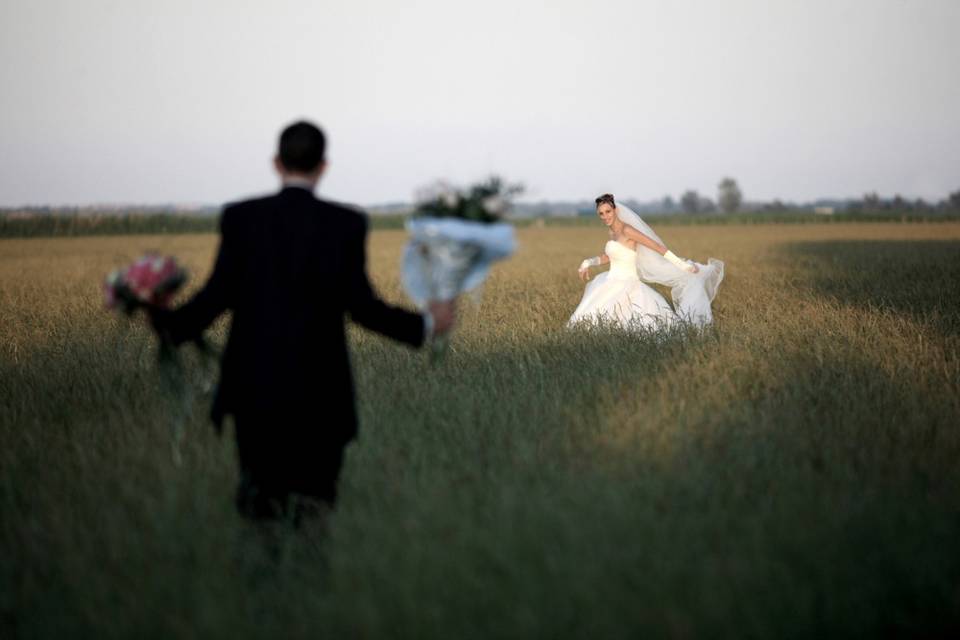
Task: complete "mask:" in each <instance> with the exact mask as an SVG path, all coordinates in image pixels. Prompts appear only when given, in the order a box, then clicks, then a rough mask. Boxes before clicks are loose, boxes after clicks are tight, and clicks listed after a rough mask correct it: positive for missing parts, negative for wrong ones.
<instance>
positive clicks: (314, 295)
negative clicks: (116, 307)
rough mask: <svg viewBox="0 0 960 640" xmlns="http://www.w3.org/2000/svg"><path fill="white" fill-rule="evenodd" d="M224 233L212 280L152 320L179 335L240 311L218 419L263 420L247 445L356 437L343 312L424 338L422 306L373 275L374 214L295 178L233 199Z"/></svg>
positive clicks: (283, 454) (415, 340)
mask: <svg viewBox="0 0 960 640" xmlns="http://www.w3.org/2000/svg"><path fill="white" fill-rule="evenodd" d="M220 233H221V240H220V248H219V251H218V254H217V258H216V264H215V265H214V268H213V273H212V274H211V275H210V279H209V280H208V281H207V282H206V284H205V285H204V287H203V289H202V290H200V291H199V292H198V293H197V294H196V295H195V296H194V297H193V298H192V299H191V300H190V301H189V302H187V303H186V304H185V305H183V306H182V307H180V308H178V309H176V310H173V311H160V312H156V313H155V314H154V318H153V320H154V325H155V326H156V328H157V329H158V330H159V331H165V332H167V334H168V335H169V336H170V338H172V340H173V342H174V343H175V344H179V343H181V342H184V341H186V340H190V339H193V338H196V337H198V336H199V335H200V334H201V333H202V331H203V330H204V329H205V328H206V327H207V326H208V325H209V324H210V323H211V322H213V320H214V319H215V318H216V317H217V316H219V315H220V314H221V313H223V312H224V311H226V310H228V309H229V310H232V311H233V319H232V324H231V326H230V335H229V338H228V340H227V345H226V349H225V350H224V353H223V358H222V362H221V376H220V384H219V385H218V388H217V392H216V396H215V399H214V403H213V410H212V418H213V420H214V422H215V423H216V424H217V425H218V426H219V425H220V424H221V422H222V420H223V417H224V415H225V414H233V415H235V417H236V419H237V424H238V429H239V425H240V424H243V425H244V427H245V428H248V429H252V428H256V429H258V432H257V433H256V434H255V437H250V436H252V435H254V434H248V437H247V438H246V440H247V441H248V442H251V443H253V444H251V445H250V446H249V447H247V448H248V449H249V448H252V447H264V448H267V449H271V450H273V449H275V448H276V447H275V446H274V445H276V444H277V443H282V445H283V446H282V447H281V449H284V450H285V451H280V450H276V451H274V452H275V454H276V456H279V458H282V459H286V460H290V461H293V460H294V459H297V458H299V457H300V456H299V455H293V454H294V453H299V454H308V453H309V452H308V451H305V450H303V448H306V449H310V448H312V447H313V446H314V445H322V446H327V445H336V444H340V445H342V444H344V443H346V442H347V441H349V440H350V439H352V438H353V437H354V436H355V435H356V431H357V421H356V411H355V407H354V391H353V381H352V376H351V371H350V361H349V356H348V353H347V344H346V335H345V323H344V318H345V315H349V316H350V318H351V319H352V320H353V321H354V322H357V323H359V324H361V325H363V326H365V327H367V328H369V329H372V330H373V331H377V332H379V333H382V334H384V335H386V336H388V337H390V338H393V339H395V340H399V341H402V342H406V343H408V344H410V345H413V346H420V345H421V344H422V342H423V340H424V321H423V316H421V315H420V314H417V313H411V312H408V311H404V310H402V309H399V308H395V307H392V306H389V305H387V304H385V303H384V302H383V301H381V300H380V299H379V298H378V297H377V295H376V293H375V292H374V291H373V289H372V288H371V286H370V282H369V281H368V279H367V273H366V248H365V244H366V235H367V221H366V217H365V216H364V215H363V214H361V213H358V212H356V211H353V210H350V209H347V208H344V207H341V206H337V205H334V204H331V203H329V202H324V201H322V200H318V199H317V198H315V197H314V195H313V194H312V193H310V192H309V191H307V190H306V189H301V188H298V187H287V188H284V189H283V190H282V191H280V193H278V194H276V195H272V196H269V197H265V198H260V199H255V200H248V201H246V202H241V203H238V204H233V205H230V206H227V207H226V208H225V209H224V211H223V214H222V215H221V218H220ZM255 425H256V426H255ZM239 435H240V434H239V433H238V437H239ZM241 440H242V438H241ZM271 443H272V444H271ZM240 444H241V448H243V442H241V443H240ZM241 456H243V452H242V451H241Z"/></svg>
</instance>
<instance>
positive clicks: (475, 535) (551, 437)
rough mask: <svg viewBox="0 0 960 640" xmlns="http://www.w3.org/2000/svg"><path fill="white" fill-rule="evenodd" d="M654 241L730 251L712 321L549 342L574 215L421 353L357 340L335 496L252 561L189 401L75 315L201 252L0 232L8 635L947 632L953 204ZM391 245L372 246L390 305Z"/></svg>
mask: <svg viewBox="0 0 960 640" xmlns="http://www.w3.org/2000/svg"><path fill="white" fill-rule="evenodd" d="M662 235H663V237H664V239H665V241H666V242H667V243H668V245H669V246H670V247H671V248H673V249H674V250H675V251H676V252H677V253H679V254H681V255H689V256H691V257H696V258H698V259H700V260H704V259H706V258H707V257H708V256H714V257H718V258H722V259H723V260H725V261H726V265H727V279H726V280H725V282H724V283H723V286H722V287H721V290H720V294H719V296H718V297H717V300H716V302H715V307H714V308H715V315H716V318H717V322H716V325H715V330H713V331H709V332H707V333H706V334H705V335H703V336H697V335H692V334H677V335H673V336H667V337H665V338H662V339H656V338H654V337H646V338H644V337H636V336H628V335H624V334H621V333H617V332H612V331H592V332H568V331H565V330H563V329H562V327H563V324H564V322H565V321H566V319H567V317H568V316H569V314H570V313H571V312H572V310H573V309H574V307H575V306H576V304H577V302H578V301H579V296H580V294H581V292H582V286H583V285H582V283H581V282H579V281H578V280H577V277H576V266H577V265H578V264H579V262H580V260H581V259H582V258H584V257H587V256H590V255H595V254H597V253H598V252H599V251H600V250H601V247H602V245H603V241H604V239H605V236H604V231H603V229H602V227H601V226H600V225H599V224H598V225H596V226H594V227H582V228H581V227H571V228H550V227H548V228H545V229H535V228H529V229H522V230H520V232H519V237H520V241H521V244H522V248H521V251H520V252H519V254H518V255H517V256H516V258H515V259H514V260H512V261H511V262H509V263H506V264H503V265H502V266H499V267H498V268H497V269H496V270H495V271H494V273H493V276H492V279H491V281H490V282H489V283H488V286H487V287H486V290H485V291H484V296H483V302H482V305H481V306H480V307H475V306H470V305H466V306H465V308H464V312H463V323H462V327H461V330H460V331H459V334H458V335H457V338H456V342H455V346H454V350H453V352H452V353H451V354H449V357H448V358H447V359H446V361H445V362H443V363H442V364H441V365H440V366H439V367H437V368H432V367H431V366H429V364H428V363H427V361H426V358H425V355H424V354H422V353H418V352H414V351H411V350H409V349H407V348H404V347H401V346H397V345H394V344H392V343H388V342H386V341H384V340H382V339H380V338H379V337H377V336H374V335H371V334H367V333H364V332H362V331H356V332H354V333H353V343H354V369H355V377H356V381H357V386H358V394H359V398H360V419H361V437H360V439H359V440H358V441H357V442H355V443H354V444H353V445H352V446H351V447H350V449H349V453H348V459H347V464H346V467H345V470H344V475H343V477H342V482H341V501H340V504H339V508H338V510H337V512H336V513H335V514H334V516H333V518H332V519H331V521H330V529H329V537H328V538H327V539H326V540H325V541H322V542H318V537H317V536H316V535H312V532H308V534H307V535H292V534H290V533H289V532H287V531H281V532H280V535H279V538H278V540H279V544H280V557H279V560H277V561H276V562H273V561H271V560H270V559H269V558H268V557H267V556H266V553H265V551H264V547H263V545H262V544H261V541H260V540H259V539H257V538H256V537H254V536H253V534H252V532H251V531H250V530H249V529H248V528H247V527H246V526H245V525H244V524H243V523H242V522H241V521H240V520H239V518H238V516H236V515H235V513H234V510H233V505H232V494H233V490H234V485H235V480H236V466H235V461H234V451H233V445H232V439H231V438H229V437H226V438H222V439H218V438H217V437H216V435H215V434H214V433H213V431H212V429H211V428H210V426H209V424H208V423H207V421H206V413H207V407H208V404H209V395H208V394H204V393H203V392H201V391H197V392H196V393H195V394H188V395H186V396H180V397H170V396H169V394H165V393H163V392H162V386H161V383H160V379H159V377H158V373H157V371H156V369H155V367H154V365H153V347H152V343H151V342H150V339H149V335H148V334H147V332H146V330H145V329H144V328H142V327H141V326H139V325H138V324H136V323H134V324H129V323H127V322H125V321H122V320H120V319H118V318H115V317H113V316H112V315H110V314H108V313H106V312H105V311H104V310H103V309H102V308H101V306H100V305H101V297H100V291H99V282H100V279H101V278H102V276H103V275H104V274H105V273H106V272H107V271H108V270H109V269H110V268H112V267H114V266H117V265H120V264H123V263H124V262H126V261H129V260H130V259H132V258H134V257H136V256H137V255H138V254H139V253H140V252H141V251H142V250H144V249H148V248H155V249H159V250H162V251H165V252H171V253H174V254H176V255H178V256H180V257H181V258H182V259H183V260H184V261H185V262H186V263H187V265H188V266H189V267H190V268H191V269H192V270H193V272H194V274H195V277H194V278H193V280H192V281H191V283H192V284H193V285H197V284H199V283H200V282H202V279H203V277H205V275H206V272H207V269H208V267H209V265H210V263H211V259H212V252H213V251H214V249H215V245H216V238H215V237H214V236H212V235H183V236H175V235H159V236H133V237H119V236H116V237H103V238H56V239H8V240H0V313H2V316H0V443H2V446H0V636H2V637H4V638H12V637H71V638H72V637H96V638H110V637H131V636H135V637H145V638H149V637H157V638H168V637H174V636H175V637H198V638H206V637H225V636H228V635H230V636H239V637H266V638H280V637H309V638H316V637H331V638H345V637H371V638H373V637H412V638H420V637H442V638H485V637H523V638H527V637H591V638H604V639H606V638H627V637H629V638H637V637H646V638H658V637H665V638H687V637H711V638H715V637H732V638H771V637H811V636H833V637H870V636H874V637H875V636H879V635H883V636H907V637H941V636H949V635H954V636H955V635H956V634H958V633H960V543H958V541H960V464H958V461H960V303H958V301H960V223H943V224H831V225H787V224H782V225H750V226H733V225H730V226H714V227H710V226H675V227H666V228H664V229H663V233H662ZM403 241H404V235H403V234H402V233H401V232H395V231H380V232H376V233H374V234H373V236H372V237H371V243H370V270H371V274H372V277H373V279H374V281H375V282H376V284H377V285H378V287H379V289H380V290H381V292H382V293H383V295H384V296H385V297H386V298H388V299H390V300H393V301H396V302H402V301H403V296H402V294H401V292H400V287H399V277H398V269H397V265H398V262H399V253H400V249H401V246H402V244H403ZM223 331H224V325H222V324H221V325H220V326H218V327H217V328H216V330H215V331H214V332H213V337H214V339H215V340H216V341H222V339H223ZM188 355H189V354H188ZM187 360H188V363H189V364H192V365H194V366H193V367H192V369H191V371H192V372H193V374H192V375H193V378H194V381H195V383H196V384H197V387H198V388H199V386H200V385H201V384H202V383H203V382H205V381H208V380H209V378H210V375H209V373H204V371H203V370H202V369H201V368H199V367H198V366H196V365H197V364H198V363H197V362H196V361H195V360H194V359H192V358H189V357H188V358H187ZM185 402H186V403H187V404H188V405H189V406H190V407H191V408H192V409H193V413H192V417H191V418H190V420H189V423H188V425H187V438H186V443H185V446H184V450H183V461H182V463H181V464H179V465H177V464H174V462H173V458H172V456H171V448H170V442H171V438H170V427H169V425H170V422H171V419H172V418H171V416H175V415H177V412H178V411H180V410H181V409H182V407H183V404H184V403H185ZM317 411H318V412H322V411H323V408H322V407H320V406H318V407H317Z"/></svg>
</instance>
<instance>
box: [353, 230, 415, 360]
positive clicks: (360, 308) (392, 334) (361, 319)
mask: <svg viewBox="0 0 960 640" xmlns="http://www.w3.org/2000/svg"><path fill="white" fill-rule="evenodd" d="M366 243H367V220H366V218H364V217H361V218H360V224H359V225H358V231H357V233H356V234H354V237H353V238H351V242H350V243H349V246H348V248H347V255H346V259H347V272H348V274H349V275H348V277H349V284H348V287H347V311H348V312H349V313H350V317H351V319H352V320H353V321H354V322H356V323H357V324H360V325H363V326H364V327H366V328H367V329H370V330H371V331H376V332H377V333H381V334H383V335H385V336H387V337H388V338H392V339H394V340H397V341H399V342H405V343H407V344H409V345H412V346H414V347H419V346H421V345H422V344H423V342H424V337H425V329H426V327H425V324H424V323H425V321H424V317H423V316H422V315H420V314H419V313H411V312H409V311H405V310H404V309H400V308H398V307H392V306H390V305H388V304H386V303H385V302H383V301H382V300H381V299H380V298H379V297H377V294H376V292H374V290H373V287H372V286H371V285H370V280H369V279H368V278H367V250H366Z"/></svg>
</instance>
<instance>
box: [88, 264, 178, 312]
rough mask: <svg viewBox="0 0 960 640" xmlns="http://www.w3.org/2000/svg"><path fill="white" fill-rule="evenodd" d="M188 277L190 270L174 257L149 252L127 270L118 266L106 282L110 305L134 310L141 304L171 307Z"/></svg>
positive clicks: (106, 293)
mask: <svg viewBox="0 0 960 640" xmlns="http://www.w3.org/2000/svg"><path fill="white" fill-rule="evenodd" d="M186 280H187V273H186V271H185V270H184V269H183V267H181V266H180V265H179V264H177V260H176V258H174V257H172V256H160V255H158V254H155V253H148V254H146V255H144V256H141V257H140V258H138V259H137V260H136V261H135V262H134V263H133V264H131V265H130V266H128V267H126V268H125V269H115V270H114V271H112V272H111V273H110V275H108V276H107V277H106V279H105V280H104V283H103V289H104V297H105V300H106V306H107V307H109V308H117V307H121V306H122V307H123V309H124V310H125V311H126V312H127V313H130V312H132V311H133V310H134V309H135V308H136V307H137V306H138V305H139V304H146V305H154V306H158V307H168V306H170V302H171V300H172V299H173V296H174V294H175V293H176V292H177V290H178V289H179V288H180V287H181V286H182V285H183V283H184V282H186Z"/></svg>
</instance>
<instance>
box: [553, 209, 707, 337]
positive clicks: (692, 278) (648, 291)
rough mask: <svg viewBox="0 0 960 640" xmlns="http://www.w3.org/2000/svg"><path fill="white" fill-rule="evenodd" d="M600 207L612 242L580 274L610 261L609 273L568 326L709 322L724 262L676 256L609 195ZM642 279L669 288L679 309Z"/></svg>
mask: <svg viewBox="0 0 960 640" xmlns="http://www.w3.org/2000/svg"><path fill="white" fill-rule="evenodd" d="M596 204H597V215H598V216H600V218H601V219H602V220H603V223H604V224H605V225H607V227H608V228H609V230H610V239H609V240H608V241H607V244H606V245H605V247H604V253H603V255H600V256H596V257H593V258H587V259H586V260H584V261H583V262H582V263H581V264H580V269H579V274H580V278H581V279H582V280H584V281H587V280H589V278H590V267H595V266H598V265H601V264H608V263H609V264H610V270H609V271H607V272H604V273H601V274H600V275H598V276H597V277H596V278H595V279H594V280H593V282H590V283H589V284H587V287H586V290H585V291H584V293H583V299H582V300H581V301H580V304H579V306H577V309H576V311H574V312H573V316H571V318H570V320H569V322H568V323H567V326H573V325H575V324H578V323H580V322H584V321H592V322H596V321H598V320H602V321H606V322H614V323H616V324H617V325H619V326H620V327H623V328H624V329H658V328H663V327H668V326H670V325H672V324H674V323H676V322H677V321H678V320H680V321H686V322H690V323H692V324H694V325H696V326H705V325H708V324H710V323H711V322H712V321H713V313H712V311H711V309H710V304H711V302H712V301H713V298H714V296H716V294H717V288H718V287H719V286H720V282H721V281H722V280H723V262H722V261H720V260H716V259H714V258H710V259H709V260H708V261H707V264H698V263H696V262H693V261H691V260H683V259H681V258H679V257H677V256H676V255H674V253H673V252H672V251H669V250H668V249H667V247H666V246H665V245H664V244H663V241H662V240H660V237H659V236H657V234H656V233H654V231H653V229H651V228H650V226H649V225H648V224H646V223H645V222H644V221H643V220H642V219H641V218H640V216H638V215H637V214H636V213H634V212H633V211H631V210H630V209H629V208H628V207H626V206H625V205H623V204H617V203H616V202H615V200H614V198H613V195H611V194H609V193H605V194H603V195H602V196H600V197H599V198H597V199H596ZM643 281H646V282H654V283H657V284H662V285H666V286H668V287H670V295H671V297H672V298H673V304H674V306H675V307H676V311H674V310H673V309H671V308H670V305H669V304H668V303H667V301H666V300H665V299H664V298H663V296H661V295H660V294H659V293H657V292H656V291H655V290H654V289H653V288H652V287H650V286H648V285H647V284H645V283H644V282H643Z"/></svg>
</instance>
